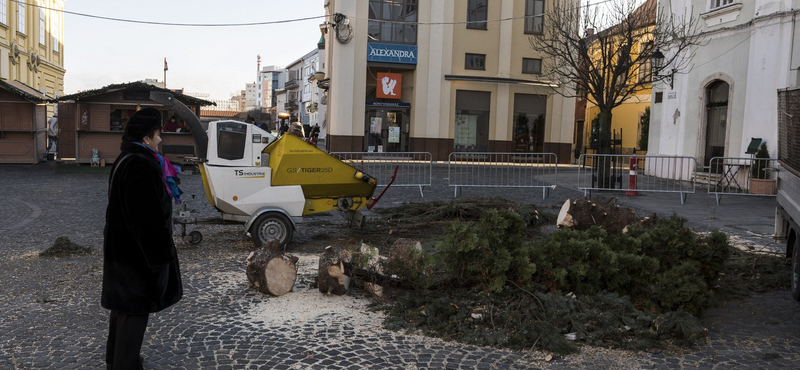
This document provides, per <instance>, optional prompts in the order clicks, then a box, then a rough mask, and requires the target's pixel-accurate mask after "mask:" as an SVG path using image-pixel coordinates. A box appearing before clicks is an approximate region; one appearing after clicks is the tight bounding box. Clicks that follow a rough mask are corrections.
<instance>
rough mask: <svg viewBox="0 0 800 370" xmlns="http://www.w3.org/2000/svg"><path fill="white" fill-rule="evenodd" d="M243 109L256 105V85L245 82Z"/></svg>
mask: <svg viewBox="0 0 800 370" xmlns="http://www.w3.org/2000/svg"><path fill="white" fill-rule="evenodd" d="M244 101H245V110H251V109H255V108H256V107H257V106H258V85H256V84H255V83H249V84H245V89H244Z"/></svg>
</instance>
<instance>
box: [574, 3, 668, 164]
mask: <svg viewBox="0 0 800 370" xmlns="http://www.w3.org/2000/svg"><path fill="white" fill-rule="evenodd" d="M655 3H656V1H655V0H648V1H646V2H645V3H644V4H643V5H641V6H640V7H639V8H638V9H637V10H636V11H635V12H634V14H633V16H634V17H638V16H640V14H642V13H643V12H652V14H649V13H648V16H649V17H648V18H647V19H648V20H649V22H648V24H649V26H648V27H646V28H645V29H644V30H643V31H642V32H641V35H640V38H639V40H637V43H636V44H634V45H633V47H632V48H631V53H630V54H631V55H632V56H633V55H639V54H640V53H642V52H645V51H644V50H652V34H651V33H650V31H648V29H650V30H652V28H653V27H654V24H655V23H654V22H655V19H656V17H655V11H656V7H655ZM600 37H606V38H611V39H612V40H611V41H606V45H612V46H617V45H620V44H621V43H620V42H618V41H614V40H613V38H614V37H615V35H614V28H613V27H612V28H611V29H609V30H606V31H603V32H600V33H599V34H597V35H589V36H587V39H588V40H590V41H591V43H592V44H591V45H592V46H591V47H590V50H592V51H593V52H594V54H592V52H590V55H592V58H593V60H594V63H596V61H597V60H598V59H600V58H601V50H600V49H601V48H602V47H603V46H598V44H599V41H598V38H600ZM648 43H649V45H647V44H648ZM605 47H606V48H607V46H605ZM614 52H616V50H611V51H610V53H614ZM605 53H609V50H605ZM641 60H642V62H641V63H640V64H639V65H637V66H634V67H632V68H631V74H630V76H628V79H627V80H626V81H624V83H626V84H628V85H634V84H637V83H639V84H641V88H640V89H638V90H637V91H636V93H635V94H634V95H632V96H630V97H629V98H628V99H626V100H625V101H623V102H622V104H621V105H619V106H617V107H616V108H614V109H613V110H612V111H611V114H612V116H611V130H612V134H611V138H612V140H615V144H614V145H615V146H616V148H617V153H619V154H631V153H633V152H634V150H641V149H642V148H640V147H639V139H640V137H641V136H642V135H643V134H644V135H647V132H642V127H641V119H642V116H643V115H645V110H646V109H647V108H649V107H650V96H651V90H652V81H653V80H652V78H653V68H652V64H651V60H650V58H649V57H645V58H641ZM607 83H608V84H609V85H610V84H612V81H607ZM616 83H618V84H619V83H623V81H617V82H616ZM599 113H600V109H599V108H598V107H597V105H596V104H594V102H593V101H592V98H591V96H590V97H589V99H588V100H587V102H586V117H585V118H586V119H585V122H584V125H583V132H582V133H581V135H582V140H579V141H578V142H582V143H583V146H584V148H578V149H581V150H582V151H583V152H584V153H585V152H586V151H585V149H586V148H590V149H591V148H592V146H593V144H592V142H593V139H594V138H595V137H596V135H593V131H596V130H597V129H598V127H597V124H596V122H595V118H596V117H597V116H598V114H599ZM645 129H646V128H645ZM616 140H619V141H616Z"/></svg>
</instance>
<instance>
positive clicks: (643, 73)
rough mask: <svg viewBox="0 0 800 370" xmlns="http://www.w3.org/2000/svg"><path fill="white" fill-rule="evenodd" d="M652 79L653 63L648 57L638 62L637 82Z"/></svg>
mask: <svg viewBox="0 0 800 370" xmlns="http://www.w3.org/2000/svg"><path fill="white" fill-rule="evenodd" d="M651 81H653V63H652V62H651V61H650V59H645V60H643V61H642V62H641V63H639V82H651Z"/></svg>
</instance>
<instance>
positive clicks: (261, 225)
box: [250, 212, 294, 248]
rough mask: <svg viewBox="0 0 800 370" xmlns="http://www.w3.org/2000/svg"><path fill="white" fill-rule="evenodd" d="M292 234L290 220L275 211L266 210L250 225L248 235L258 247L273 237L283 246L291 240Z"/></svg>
mask: <svg viewBox="0 0 800 370" xmlns="http://www.w3.org/2000/svg"><path fill="white" fill-rule="evenodd" d="M293 234H294V229H293V228H292V222H291V221H289V219H288V218H286V216H284V215H282V214H280V213H277V212H268V213H265V214H263V215H261V216H258V218H257V219H256V221H255V222H253V226H251V227H250V236H251V238H252V239H253V243H255V245H256V247H259V248H261V247H262V246H263V245H264V244H266V243H267V241H270V240H273V239H278V240H280V242H281V247H284V246H286V244H288V243H289V242H290V241H291V240H292V235H293Z"/></svg>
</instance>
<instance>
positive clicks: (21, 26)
mask: <svg viewBox="0 0 800 370" xmlns="http://www.w3.org/2000/svg"><path fill="white" fill-rule="evenodd" d="M17 4H18V5H17V32H19V33H21V34H23V35H24V34H25V2H24V1H21V2H18V3H17Z"/></svg>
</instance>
